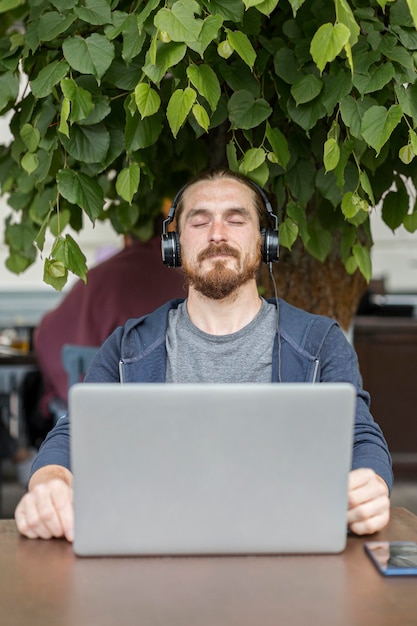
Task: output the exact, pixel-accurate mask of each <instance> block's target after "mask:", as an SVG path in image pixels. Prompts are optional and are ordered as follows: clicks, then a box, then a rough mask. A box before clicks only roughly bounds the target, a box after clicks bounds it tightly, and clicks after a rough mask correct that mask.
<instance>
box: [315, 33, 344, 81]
mask: <svg viewBox="0 0 417 626" xmlns="http://www.w3.org/2000/svg"><path fill="white" fill-rule="evenodd" d="M349 38H350V30H349V28H348V27H347V26H345V25H344V24H335V25H334V26H333V24H323V25H322V26H320V28H319V29H318V31H317V32H316V33H315V35H314V37H313V39H312V40H311V45H310V53H311V56H312V57H313V61H314V62H315V64H316V65H317V67H318V68H319V70H320V73H321V72H322V71H323V70H324V68H325V67H326V64H327V63H330V62H331V61H333V60H334V59H335V58H336V57H337V55H338V54H340V52H341V51H342V50H343V47H344V46H345V45H346V44H347V42H348V41H349Z"/></svg>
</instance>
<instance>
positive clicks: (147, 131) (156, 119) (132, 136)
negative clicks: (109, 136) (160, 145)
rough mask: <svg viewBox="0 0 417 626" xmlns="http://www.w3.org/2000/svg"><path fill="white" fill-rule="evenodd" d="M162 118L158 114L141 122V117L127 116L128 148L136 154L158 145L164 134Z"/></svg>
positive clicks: (126, 138) (126, 139) (126, 136)
mask: <svg viewBox="0 0 417 626" xmlns="http://www.w3.org/2000/svg"><path fill="white" fill-rule="evenodd" d="M162 128H163V124H162V121H161V117H160V116H159V115H158V114H156V115H153V116H152V117H146V118H145V119H143V120H141V119H140V117H139V115H134V116H131V115H127V116H126V129H125V142H126V148H127V149H128V150H129V151H131V152H135V151H136V150H141V149H143V148H148V147H149V146H152V145H153V144H155V143H156V141H157V139H158V137H159V136H160V134H161V132H162Z"/></svg>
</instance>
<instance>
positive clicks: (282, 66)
mask: <svg viewBox="0 0 417 626" xmlns="http://www.w3.org/2000/svg"><path fill="white" fill-rule="evenodd" d="M274 69H275V73H276V75H277V76H279V77H280V78H282V80H284V81H285V82H286V83H288V84H289V85H293V84H294V83H295V81H296V80H297V77H298V75H299V74H298V72H299V69H300V68H299V62H298V59H297V57H296V56H295V53H294V51H293V50H288V48H280V50H278V52H276V54H275V55H274Z"/></svg>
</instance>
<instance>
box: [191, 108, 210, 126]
mask: <svg viewBox="0 0 417 626" xmlns="http://www.w3.org/2000/svg"><path fill="white" fill-rule="evenodd" d="M192 112H193V115H194V117H195V119H196V121H197V124H198V125H199V126H201V128H203V129H204V130H205V131H206V132H208V129H209V126H210V118H209V116H208V114H207V111H206V109H205V108H204V107H203V106H202V105H201V104H195V105H194V106H193V108H192Z"/></svg>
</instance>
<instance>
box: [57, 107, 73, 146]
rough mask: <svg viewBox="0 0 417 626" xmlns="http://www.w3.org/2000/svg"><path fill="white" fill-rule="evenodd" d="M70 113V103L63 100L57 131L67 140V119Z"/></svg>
mask: <svg viewBox="0 0 417 626" xmlns="http://www.w3.org/2000/svg"><path fill="white" fill-rule="evenodd" d="M70 112H71V103H70V101H69V100H68V98H63V100H62V105H61V115H60V120H59V126H58V131H59V132H60V133H62V134H63V135H65V136H66V137H68V138H69V126H68V118H69V114H70Z"/></svg>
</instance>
